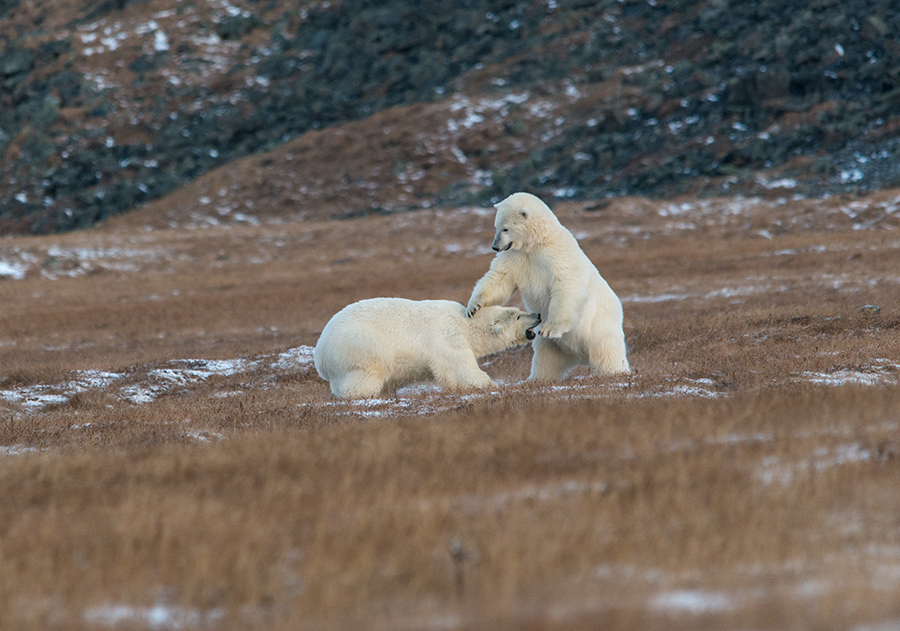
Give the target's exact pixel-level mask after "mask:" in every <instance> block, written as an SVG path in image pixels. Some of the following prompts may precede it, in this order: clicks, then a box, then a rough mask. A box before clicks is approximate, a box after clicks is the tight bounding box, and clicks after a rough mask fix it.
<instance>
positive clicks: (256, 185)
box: [0, 0, 900, 235]
mask: <svg viewBox="0 0 900 631" xmlns="http://www.w3.org/2000/svg"><path fill="white" fill-rule="evenodd" d="M0 25H2V26H0V28H2V31H0V93H2V100H0V168H2V190H0V231H2V233H3V234H4V235H6V234H16V233H29V232H32V233H46V232H53V231H64V230H70V229H75V228H84V227H89V226H91V225H93V224H95V223H97V222H98V221H101V220H104V219H107V218H109V217H112V216H114V215H120V214H122V213H125V212H126V211H129V210H132V209H134V208H138V207H141V208H142V211H141V212H140V213H138V214H137V215H139V217H140V218H139V219H129V220H137V221H140V222H142V223H146V224H159V225H172V226H178V225H187V224H190V223H192V222H193V223H229V222H247V223H258V222H278V221H286V220H290V219H297V218H299V219H306V218H310V219H327V218H341V217H351V216H358V215H363V214H367V213H389V212H397V211H402V210H406V209H413V208H422V207H432V206H441V205H447V204H467V203H486V202H489V201H492V200H496V199H497V198H499V197H502V196H504V195H505V194H507V193H508V192H510V191H513V190H517V189H527V190H530V191H533V192H535V193H538V194H540V195H543V196H545V197H547V198H549V199H552V198H557V199H598V200H602V199H603V198H607V197H613V196H618V195H624V194H638V195H649V196H669V195H681V194H685V193H690V194H697V195H721V194H748V195H759V196H784V197H789V198H791V197H795V196H818V195H825V194H854V193H859V192H867V191H871V190H876V189H881V188H888V187H896V186H900V3H898V2H896V1H891V0H849V1H844V2H841V1H838V0H814V1H812V2H791V1H784V0H760V1H758V2H742V1H740V0H640V1H633V0H604V1H600V2H594V1H591V2H586V1H583V0H568V1H567V0H543V1H540V2H537V1H535V2H524V1H519V2H512V1H507V2H500V1H494V2H489V1H480V0H464V1H454V2H449V1H446V0H437V1H435V2H427V3H423V2H408V1H401V0H385V1H382V2H370V1H366V0H343V1H331V2H302V1H301V2H284V1H280V0H234V1H233V2H232V1H230V0H196V1H188V2H172V1H171V0H105V1H102V2H88V1H87V0H55V1H53V2H50V1H49V0H32V1H25V0H19V1H16V0H4V2H3V3H2V4H0ZM602 205H603V204H602V201H601V202H599V203H598V204H596V205H595V208H597V209H600V208H602Z"/></svg>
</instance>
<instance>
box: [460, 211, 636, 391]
mask: <svg viewBox="0 0 900 631" xmlns="http://www.w3.org/2000/svg"><path fill="white" fill-rule="evenodd" d="M494 207H495V208H496V209H497V216H496V219H495V221H494V225H495V227H496V229H497V233H496V236H495V237H494V243H493V246H492V247H493V249H494V250H496V251H497V252H498V254H497V255H496V256H495V257H494V260H493V262H492V263H491V268H490V270H489V271H488V272H487V273H486V274H485V275H484V277H482V279H481V280H479V281H478V283H477V284H476V285H475V289H474V291H473V292H472V297H471V299H470V300H469V305H468V308H467V311H466V313H467V314H468V315H474V314H477V313H478V311H479V310H480V309H482V308H485V307H488V306H490V305H502V304H505V303H506V302H507V301H508V300H509V299H510V298H511V297H512V295H513V294H514V293H515V292H516V290H519V292H520V293H521V294H522V299H523V300H524V302H525V308H526V309H528V310H529V311H535V312H537V313H539V314H540V315H541V318H542V321H541V325H540V326H539V327H538V329H537V333H538V336H539V337H537V338H536V339H535V340H534V357H533V358H532V363H531V376H530V377H529V380H534V381H555V380H558V379H562V378H564V377H565V376H566V375H567V374H568V373H569V371H570V370H572V368H574V367H575V366H579V365H581V366H590V367H591V370H592V372H593V373H594V374H595V375H597V374H603V375H609V374H617V373H623V372H629V370H630V368H629V365H628V358H627V355H626V350H625V333H624V331H623V329H622V303H621V302H620V301H619V298H618V297H617V296H616V294H615V293H614V292H613V290H612V289H611V288H610V286H609V284H607V282H606V281H605V280H604V279H603V277H602V276H600V273H599V272H598V271H597V268H596V267H594V264H593V263H591V260H590V259H589V258H588V257H587V255H585V253H584V252H583V251H582V250H581V247H580V246H579V245H578V241H576V240H575V237H574V236H572V233H571V232H569V231H568V230H567V229H566V228H565V227H563V225H562V224H561V223H560V222H559V219H557V218H556V215H554V214H553V212H552V211H551V210H550V209H549V208H548V207H547V205H546V204H545V203H544V202H542V201H541V200H540V199H538V198H537V197H535V196H534V195H530V194H529V193H514V194H512V195H510V196H509V197H507V198H506V199H504V200H503V201H502V202H500V203H499V204H495V206H494Z"/></svg>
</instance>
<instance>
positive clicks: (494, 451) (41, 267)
mask: <svg viewBox="0 0 900 631" xmlns="http://www.w3.org/2000/svg"><path fill="white" fill-rule="evenodd" d="M893 197H896V192H894V193H884V194H880V196H875V197H873V198H871V199H869V200H865V201H866V202H867V203H868V204H869V207H867V208H866V209H864V210H863V211H862V213H861V214H862V215H864V220H865V221H866V222H871V221H872V220H873V219H874V220H876V221H874V222H873V223H870V224H866V225H862V224H860V223H856V224H855V223H854V222H853V221H851V220H850V219H849V214H848V213H847V212H845V211H844V210H842V208H846V207H847V204H849V201H848V200H813V201H799V202H795V203H790V202H788V203H786V204H772V205H766V204H767V203H766V202H745V204H744V206H743V207H742V209H741V212H739V213H734V212H733V213H729V212H728V209H729V208H732V206H731V204H732V203H733V202H732V201H730V200H711V201H710V204H711V206H710V207H709V208H704V207H702V206H701V205H700V204H699V203H694V206H693V207H692V208H690V209H687V210H680V211H679V213H680V214H679V216H678V217H676V218H674V219H673V217H672V216H671V213H670V212H669V211H666V210H665V208H666V207H667V205H665V204H658V203H654V202H649V201H647V200H620V201H617V202H613V203H612V204H610V205H609V206H606V207H605V208H603V209H601V210H584V208H583V207H582V206H579V205H569V206H562V207H561V208H560V214H561V216H562V218H563V220H564V222H565V223H566V224H567V225H569V226H570V227H572V228H573V231H574V232H576V233H577V234H579V235H580V238H581V241H582V243H583V245H584V247H585V249H586V250H587V251H588V253H589V254H590V255H591V257H592V258H593V259H594V260H595V261H596V262H597V263H598V266H599V267H600V269H601V272H602V273H603V274H604V275H605V276H606V278H607V279H608V280H609V281H610V283H611V284H612V286H613V287H614V289H616V291H617V292H618V293H619V295H620V296H622V297H623V299H624V301H625V311H626V336H627V338H628V342H629V345H630V346H631V361H632V364H633V366H634V368H635V373H634V374H633V375H631V376H629V377H627V378H615V379H612V378H608V379H592V378H590V377H589V376H588V375H587V374H586V372H585V371H583V370H579V371H576V373H575V374H573V376H572V377H571V378H570V379H569V380H567V382H566V383H565V384H563V386H564V387H542V388H532V387H530V386H528V385H525V384H522V383H519V382H520V380H521V379H522V378H523V377H524V376H525V375H526V374H527V371H528V364H529V362H530V351H528V350H527V349H523V350H521V351H518V352H509V353H503V354H500V355H497V356H494V357H491V358H489V359H488V360H487V362H486V370H488V372H490V373H491V374H492V375H493V376H494V377H495V378H496V379H497V380H499V381H500V382H501V383H502V384H503V385H502V386H501V387H500V388H498V389H497V390H496V391H495V392H493V393H490V394H487V395H466V396H450V395H443V394H441V393H439V392H436V391H434V390H432V389H427V388H413V389H408V390H404V391H402V392H401V393H400V394H399V396H398V397H396V398H392V399H384V400H379V401H376V402H374V403H371V404H364V403H359V402H351V403H336V402H334V401H333V400H332V399H331V397H330V394H329V392H328V388H327V385H326V384H325V383H324V382H322V381H321V380H320V379H319V378H318V377H317V376H316V374H315V371H314V369H312V367H311V365H310V364H309V362H308V359H307V358H306V356H305V355H304V351H303V347H305V346H306V347H308V346H311V345H313V344H314V343H315V341H316V338H317V336H318V333H319V331H320V330H321V327H322V326H323V325H324V323H325V322H326V321H327V319H328V318H329V317H330V315H331V314H333V313H334V312H335V311H337V310H338V309H339V308H340V307H342V306H343V305H345V304H347V303H348V302H351V301H353V300H357V299H360V298H364V297H369V296H375V295H402V296H406V297H410V298H435V297H446V298H452V299H457V300H460V301H465V300H466V299H467V297H468V293H469V291H470V289H471V287H472V285H473V284H474V282H475V280H477V278H478V277H479V276H480V275H481V274H482V273H483V271H484V269H485V268H486V266H487V264H488V262H489V260H490V255H489V254H488V253H486V252H484V249H485V247H486V245H487V244H489V242H490V234H491V230H492V229H491V225H490V224H491V217H490V215H489V213H487V214H485V213H481V214H479V213H474V212H468V213H462V212H451V211H435V212H420V213H413V214H407V215H396V216H390V217H369V218H363V219H358V220H352V221H345V222H334V223H328V222H324V223H299V224H285V225H283V226H263V227H256V228H253V227H244V228H228V229H226V228H211V229H208V230H199V231H194V232H181V233H178V232H172V231H165V230H159V231H151V232H144V231H141V230H139V229H134V228H131V227H129V226H127V225H125V224H124V223H123V222H119V223H118V224H117V226H112V227H107V228H106V229H103V230H97V231H93V232H90V233H77V234H70V235H64V236H58V237H40V238H17V239H13V240H4V241H0V258H3V259H4V260H7V261H20V262H21V261H31V263H29V266H28V271H27V274H26V277H25V278H24V279H23V280H4V281H2V282H0V304H2V305H3V308H2V313H0V331H2V334H0V335H2V337H0V362H2V370H0V393H2V394H3V395H4V396H3V398H0V415H2V416H0V445H4V446H6V447H5V450H6V452H7V455H0V489H2V497H3V499H2V510H0V627H2V628H4V629H6V628H10V629H79V628H84V629H88V628H90V629H95V628H109V627H113V628H135V629H144V628H190V629H193V628H197V629H200V628H222V629H295V628H335V629H338V628H340V629H345V628H373V629H418V628H467V629H476V628H477V629H482V628H484V629H557V628H558V629H572V628H604V629H605V628H612V629H617V628H621V629H634V628H648V629H654V628H666V629H672V628H675V629H679V628H684V629H696V628H762V629H769V628H771V629H776V628H777V629H786V628H797V629H800V628H804V629H805V628H853V627H855V626H859V625H875V624H880V623H885V622H891V623H892V624H896V621H897V620H898V619H900V604H898V603H900V525H898V521H897V515H898V514H900V495H898V494H897V493H896V488H897V487H898V483H900V468H898V463H900V441H898V438H897V436H898V430H900V412H898V410H900V369H898V367H900V312H898V307H897V305H898V304H900V274H898V271H897V270H898V269H900V253H898V252H900V250H898V244H900V242H898V239H897V237H896V234H897V233H896V232H895V231H893V230H892V229H889V228H893V227H894V225H895V221H896V218H895V217H894V216H893V213H892V212H881V215H878V212H879V208H881V209H882V211H883V210H884V207H883V206H879V204H881V203H882V202H883V201H884V200H889V199H893ZM682 201H684V200H682ZM679 203H680V202H679ZM685 203H688V202H685ZM691 203H693V202H691ZM588 206H590V205H588ZM813 209H814V211H815V212H813V213H810V211H811V210H813ZM866 213H869V215H866ZM870 215H871V216H870ZM134 220H135V221H136V222H138V223H139V221H140V217H139V216H136V217H135V218H134ZM685 223H690V224H692V226H691V227H687V226H685V225H683V224H685ZM779 227H780V228H779ZM854 227H856V228H860V227H862V228H863V229H853V228H854ZM776 228H778V229H776ZM759 231H765V233H766V235H768V236H760V234H759ZM768 237H771V238H768ZM448 244H450V245H451V247H449V248H448V247H447V246H448ZM67 273H76V274H77V275H75V276H68V275H66V274H67ZM870 303H871V304H877V305H879V306H880V307H881V311H880V313H877V314H873V313H865V312H862V311H861V310H860V307H862V306H863V305H866V304H870ZM290 349H299V350H295V351H291V350H290ZM186 360H191V361H186ZM213 360H224V361H221V362H220V363H213ZM91 371H93V372H91ZM141 397H144V398H141ZM136 401H143V402H141V403H138V402H136ZM117 607H118V609H117ZM154 616H156V617H154ZM159 620H162V622H159Z"/></svg>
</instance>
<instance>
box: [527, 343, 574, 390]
mask: <svg viewBox="0 0 900 631" xmlns="http://www.w3.org/2000/svg"><path fill="white" fill-rule="evenodd" d="M577 365H578V359H577V358H576V357H575V356H574V355H572V354H571V353H569V352H568V351H566V350H565V349H564V348H562V347H561V346H560V345H559V344H557V343H556V342H555V341H553V340H548V339H546V338H543V337H537V338H535V339H534V356H533V357H532V359H531V376H530V377H528V380H529V381H559V380H560V379H563V378H565V376H566V375H568V374H569V371H570V370H572V369H573V368H575V366H577Z"/></svg>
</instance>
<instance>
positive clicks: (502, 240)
mask: <svg viewBox="0 0 900 631" xmlns="http://www.w3.org/2000/svg"><path fill="white" fill-rule="evenodd" d="M512 244H513V242H512V239H510V237H509V228H502V229H500V230H497V234H496V235H495V236H494V242H493V243H492V244H491V249H492V250H493V251H494V252H506V251H507V250H508V249H510V248H511V247H512Z"/></svg>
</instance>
